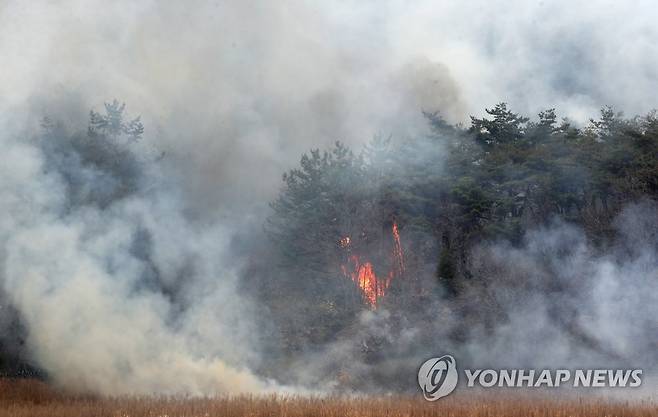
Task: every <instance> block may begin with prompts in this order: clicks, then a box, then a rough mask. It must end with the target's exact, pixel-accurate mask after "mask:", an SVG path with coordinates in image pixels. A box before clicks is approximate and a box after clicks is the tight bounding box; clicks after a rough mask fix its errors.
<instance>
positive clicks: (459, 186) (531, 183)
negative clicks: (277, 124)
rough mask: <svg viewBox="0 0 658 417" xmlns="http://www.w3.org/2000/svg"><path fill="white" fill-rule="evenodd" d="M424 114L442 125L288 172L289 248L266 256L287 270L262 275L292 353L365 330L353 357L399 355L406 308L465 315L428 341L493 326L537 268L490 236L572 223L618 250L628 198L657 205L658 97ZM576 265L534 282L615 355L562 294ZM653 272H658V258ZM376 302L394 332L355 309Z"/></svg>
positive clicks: (425, 315)
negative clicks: (361, 319)
mask: <svg viewBox="0 0 658 417" xmlns="http://www.w3.org/2000/svg"><path fill="white" fill-rule="evenodd" d="M426 118H427V121H428V123H429V124H430V125H431V128H432V134H431V135H429V136H426V137H416V138H391V137H388V138H387V137H376V138H374V139H373V140H372V141H371V142H370V143H368V144H367V145H366V146H365V147H364V148H363V149H362V150H360V151H354V150H351V149H349V148H348V147H347V146H346V145H344V144H342V143H340V142H337V143H336V144H335V146H334V147H333V148H332V149H329V150H326V151H321V150H318V149H316V150H312V151H311V152H310V153H308V154H305V155H303V156H302V158H301V161H300V166H299V167H298V168H296V169H293V170H291V171H289V172H288V173H286V174H285V175H284V176H283V181H284V185H283V188H282V190H281V193H280V195H279V197H278V198H277V199H276V200H275V201H274V202H273V203H272V204H271V206H272V209H273V214H272V215H271V217H270V218H269V219H268V222H267V226H266V229H267V231H268V232H269V234H270V236H271V238H272V239H273V241H274V242H275V243H276V248H277V250H276V251H275V255H274V256H273V257H274V259H268V261H267V262H268V264H269V265H271V264H275V265H278V268H279V275H277V279H275V280H268V281H267V283H266V284H265V285H263V286H262V287H260V288H262V289H263V290H264V292H263V294H262V295H263V296H262V300H263V303H265V304H267V305H268V306H270V307H269V308H271V309H272V311H273V312H274V314H273V315H272V316H271V317H273V318H274V319H275V320H277V319H280V322H279V326H280V327H281V329H282V333H281V334H282V336H281V337H282V338H283V346H285V351H286V354H285V355H284V356H290V353H291V352H292V353H293V356H294V354H299V353H300V352H304V351H306V350H311V351H313V350H315V349H317V348H318V346H321V345H324V344H332V343H335V340H336V339H341V338H348V339H349V338H350V337H354V336H356V338H357V339H358V340H359V341H358V342H357V344H358V346H357V347H356V349H355V350H353V351H352V354H351V355H349V354H348V355H345V357H344V358H343V360H345V361H346V362H347V363H344V364H343V365H344V366H345V367H346V368H349V367H350V366H351V365H350V364H349V362H350V361H351V360H352V359H351V358H353V357H354V356H352V355H355V356H359V355H363V356H365V361H366V363H371V364H375V363H381V362H380V361H383V360H384V358H387V359H389V360H390V359H391V356H395V354H393V353H391V352H394V351H395V349H394V348H393V346H395V345H396V344H397V343H398V342H397V339H398V338H399V337H402V334H401V332H402V331H403V329H404V327H405V326H406V323H409V322H414V323H430V322H431V321H433V320H435V318H436V317H437V316H438V315H441V314H444V315H446V316H450V317H451V319H452V320H454V321H456V324H451V325H446V326H445V327H448V328H449V330H444V329H441V330H437V329H431V328H430V327H431V326H430V325H426V326H425V327H424V328H423V326H422V325H421V326H420V327H421V328H422V330H423V332H425V333H426V335H427V339H425V340H423V338H422V337H420V336H417V339H416V343H418V344H419V345H422V344H423V343H428V344H431V343H436V342H432V337H436V336H437V335H441V337H442V338H443V340H444V342H443V343H444V345H445V344H447V345H448V346H451V347H452V348H453V349H454V347H453V346H461V345H463V344H464V343H467V342H468V339H469V329H472V328H474V327H484V328H485V333H486V331H487V330H486V329H494V328H495V327H496V326H500V325H501V324H502V323H505V322H506V321H509V320H510V315H513V314H515V312H513V311H510V309H509V304H510V303H515V302H516V301H515V300H516V299H524V298H531V297H530V296H529V295H528V294H529V293H528V290H527V287H528V285H529V284H528V282H529V281H530V280H531V278H530V276H529V275H524V274H523V271H522V268H519V269H521V272H517V271H513V270H510V266H509V265H505V264H504V263H503V262H502V261H501V260H500V259H499V260H496V259H495V257H493V256H492V255H491V253H489V254H487V253H484V254H483V251H482V250H479V249H481V248H482V246H483V245H486V244H487V243H489V244H493V243H495V244H497V245H501V244H504V245H505V246H504V248H506V250H508V251H509V252H510V253H512V251H513V250H514V248H521V247H524V246H527V245H528V242H527V240H528V239H526V236H527V235H528V233H529V232H531V231H533V230H537V229H540V228H542V227H551V226H554V225H555V224H556V223H559V224H567V225H571V226H573V227H575V228H576V229H577V230H578V231H579V232H581V231H582V234H583V235H584V240H585V243H584V244H585V245H587V246H588V247H591V249H592V252H593V253H595V254H605V253H608V252H609V251H610V250H611V248H612V247H614V246H615V245H617V243H618V242H619V240H620V239H619V236H620V234H624V233H625V231H624V230H620V226H619V222H618V221H617V220H616V219H617V218H618V216H619V214H620V212H621V211H622V210H623V208H624V207H626V206H627V205H629V204H632V203H634V202H635V203H644V204H645V205H648V206H650V207H655V205H653V203H651V201H653V202H655V201H656V199H658V119H657V118H656V114H655V112H651V113H649V114H647V115H646V116H642V117H633V118H625V117H624V116H623V114H622V113H617V112H615V111H614V110H613V109H612V108H610V107H605V108H603V109H602V110H601V114H600V117H599V118H597V119H592V120H590V122H589V123H588V124H587V125H585V126H583V127H578V126H576V125H575V124H573V123H572V122H570V121H568V120H567V119H563V120H559V119H558V116H557V113H556V111H555V110H554V109H548V110H546V111H543V112H541V113H539V115H538V117H537V118H536V119H530V118H528V117H525V116H522V115H519V114H517V113H514V112H513V111H511V110H510V109H509V108H508V107H507V105H506V104H505V103H500V104H498V105H496V106H495V107H493V108H491V109H486V116H485V117H482V118H478V117H471V123H470V126H468V127H465V126H461V125H458V126H452V125H450V124H448V123H446V122H445V121H444V120H443V119H442V118H441V116H440V114H426ZM650 213H651V214H649V220H648V225H647V227H646V228H645V230H646V231H647V233H648V236H647V237H646V240H645V241H644V242H648V244H649V245H651V244H653V245H654V250H655V245H656V244H657V243H656V242H658V235H656V230H655V218H654V219H653V220H651V217H652V215H655V213H656V212H655V210H654V211H650ZM392 227H395V230H393V229H392ZM622 229H623V227H622ZM580 236H581V234H580V233H579V234H578V235H577V236H576V237H573V236H571V237H569V236H567V237H566V241H567V242H566V243H565V242H564V240H565V239H563V237H560V239H561V240H560V241H559V242H557V243H555V245H554V247H550V248H548V249H547V250H545V251H543V252H542V254H541V257H548V256H552V257H554V259H555V261H550V262H549V261H540V264H549V263H553V262H555V263H560V262H562V261H563V260H564V257H565V256H567V255H565V253H566V254H568V252H569V251H570V250H574V247H573V246H570V245H571V244H572V243H569V242H568V240H569V239H570V238H574V239H575V240H578V239H579V238H580ZM638 239H639V237H638ZM640 240H641V239H640ZM398 244H401V246H402V252H403V254H401V256H402V257H403V258H404V259H402V258H401V256H400V255H396V252H395V248H394V246H395V245H398ZM487 256H489V258H487ZM593 256H594V255H593ZM356 259H358V261H356V263H355V261H354V260H356ZM400 262H404V264H403V268H397V267H396V264H397V263H400ZM262 268H268V267H266V266H262ZM346 268H347V271H346ZM542 268H544V266H542V265H534V266H533V267H532V268H531V269H532V271H531V273H545V274H546V275H547V276H549V277H551V276H557V275H560V274H563V273H562V272H560V271H558V268H559V266H556V265H548V266H546V267H545V268H546V269H542ZM390 271H395V272H394V273H391V272H390ZM578 273H579V271H573V272H572V274H573V275H574V276H572V277H571V278H570V281H567V280H566V279H561V278H560V279H551V278H548V279H547V281H546V282H543V283H541V284H540V286H539V288H535V291H537V292H539V293H540V294H542V296H544V295H545V294H549V295H550V297H552V299H553V300H555V301H554V306H553V307H551V308H550V310H551V316H552V318H553V319H554V320H555V321H556V322H557V323H559V326H560V327H562V328H563V329H564V331H565V332H566V333H567V334H568V335H569V336H570V337H573V338H574V340H576V341H577V343H580V344H582V345H583V346H585V347H587V348H591V349H594V350H596V351H599V353H602V354H604V356H605V355H609V356H612V357H615V353H613V352H611V351H610V350H609V349H608V348H606V347H605V346H604V344H603V343H600V342H599V341H597V340H596V338H595V337H594V336H593V335H591V334H589V333H588V332H587V331H585V330H584V329H583V328H581V327H580V326H579V325H578V324H576V323H575V319H574V317H577V316H578V314H577V311H575V309H577V307H573V306H572V307H571V308H569V307H566V306H565V305H564V303H563V300H562V297H563V295H564V294H570V295H573V294H575V293H577V291H581V290H580V288H579V287H577V284H575V283H574V282H572V281H573V280H579V279H581V280H582V281H585V279H584V278H582V277H579V276H578ZM647 273H648V274H650V275H651V276H650V279H653V280H655V279H656V278H658V277H656V276H653V275H655V273H656V270H655V265H654V269H648V270H647ZM517 275H518V276H517ZM563 275H564V274H563ZM346 277H347V278H351V279H345V278H346ZM630 279H631V278H629V280H630ZM373 281H375V282H373ZM562 281H565V282H562ZM533 285H534V284H533ZM633 285H635V284H633ZM502 289H506V290H505V291H501V290H502ZM373 294H374V296H373ZM363 309H370V310H380V311H381V310H384V311H386V312H387V313H386V316H385V317H387V318H386V319H385V321H386V328H387V331H386V335H382V334H381V333H379V330H378V329H373V328H372V327H368V326H366V327H368V328H366V329H364V328H363V323H357V319H356V317H357V313H358V312H359V311H361V310H363ZM446 310H447V311H448V313H446ZM379 316H380V317H381V314H380V315H379ZM529 320H532V319H529ZM389 326H390V327H389ZM396 326H397V328H396ZM416 327H418V325H416ZM380 328H381V326H380ZM345 334H348V335H349V336H345ZM444 336H445V337H444ZM446 338H447V339H450V340H451V342H449V343H446V342H445V340H446ZM412 349H413V348H412ZM457 349H458V348H457ZM384 352H386V353H384ZM398 353H399V352H398ZM405 354H409V352H406V353H404V354H403V353H400V355H402V356H404V355H405ZM392 374H393V375H396V374H395V372H393V373H392ZM390 376H391V374H388V375H387V377H386V378H384V377H383V376H382V380H387V381H390V380H391V379H392V378H390ZM368 377H375V378H376V375H375V376H373V375H372V374H371V373H370V374H369V375H368Z"/></svg>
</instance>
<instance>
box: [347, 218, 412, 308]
mask: <svg viewBox="0 0 658 417" xmlns="http://www.w3.org/2000/svg"><path fill="white" fill-rule="evenodd" d="M392 234H393V254H392V255H393V261H394V262H393V267H392V268H393V269H392V270H391V271H389V273H388V275H387V276H386V277H382V278H380V277H377V275H376V274H375V270H374V268H373V265H372V263H371V262H368V261H365V262H362V261H361V259H360V258H359V256H358V255H350V256H349V257H348V264H347V265H342V266H341V269H342V271H343V274H344V275H345V276H346V277H348V278H351V279H352V281H354V282H355V283H356V284H357V285H358V286H359V288H360V289H361V292H362V293H363V295H364V297H365V300H366V302H367V303H368V304H369V305H370V307H371V308H373V309H374V308H377V302H378V301H379V299H380V298H381V297H383V296H384V295H386V290H387V289H388V287H389V286H390V284H391V281H392V280H393V278H394V277H396V276H402V274H403V273H404V257H403V252H402V244H401V243H400V232H399V230H398V225H397V223H395V222H393V227H392ZM338 244H339V246H340V247H341V248H343V249H346V250H348V251H349V250H350V244H351V239H350V237H349V236H346V237H343V238H342V239H340V241H339V243H338Z"/></svg>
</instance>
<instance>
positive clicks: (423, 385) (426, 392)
mask: <svg viewBox="0 0 658 417" xmlns="http://www.w3.org/2000/svg"><path fill="white" fill-rule="evenodd" d="M457 379H458V375H457V362H455V358H453V357H452V356H450V355H444V356H441V357H440V358H432V359H429V360H427V361H425V363H423V364H422V365H421V366H420V369H419V370H418V385H420V389H421V390H423V396H424V397H425V399H426V400H427V401H436V400H438V399H439V398H441V397H445V396H446V395H448V394H450V393H451V392H452V391H453V390H454V389H455V387H456V386H457Z"/></svg>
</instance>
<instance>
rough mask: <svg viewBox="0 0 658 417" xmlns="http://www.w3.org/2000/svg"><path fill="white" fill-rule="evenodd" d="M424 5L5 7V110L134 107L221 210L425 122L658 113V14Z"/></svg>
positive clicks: (0, 91)
mask: <svg viewBox="0 0 658 417" xmlns="http://www.w3.org/2000/svg"><path fill="white" fill-rule="evenodd" d="M408 3H410V2H404V1H377V2H357V1H335V2H306V1H300V0H292V1H286V2H257V1H214V2H213V1H188V2H184V3H183V2H173V1H169V2H168V1H140V2H134V1H115V2H107V1H88V0H84V1H83V0H79V1H75V0H72V1H59V2H24V1H11V0H5V1H3V2H2V5H1V6H0V57H1V58H2V66H1V67H0V105H1V106H2V108H3V109H6V108H14V109H17V108H18V109H25V107H28V108H30V109H31V110H34V111H33V112H32V113H30V114H32V115H38V116H40V115H41V114H43V113H48V114H52V115H55V116H58V117H60V118H75V119H80V118H81V116H80V115H82V114H85V113H86V111H87V110H88V108H89V107H94V108H97V109H98V108H100V107H101V106H102V102H103V101H107V100H111V99H112V98H115V97H116V98H118V99H120V100H123V101H125V102H127V104H128V109H129V111H132V112H133V113H135V114H141V115H143V119H144V121H145V124H146V128H147V136H148V138H147V139H148V140H152V141H154V143H156V144H157V147H158V148H159V149H163V150H165V151H167V152H168V158H167V159H166V163H170V169H171V172H172V173H177V174H178V178H179V179H180V181H181V182H182V183H183V184H184V185H185V187H184V188H185V189H186V190H187V192H189V193H191V194H190V195H191V196H192V197H193V198H191V199H190V200H194V201H198V202H201V205H205V204H210V205H213V206H217V205H222V206H227V205H230V204H232V203H241V202H247V203H250V202H253V201H254V196H257V197H258V198H259V199H262V196H263V195H265V196H267V197H271V196H272V194H273V193H274V191H275V190H276V187H277V186H278V183H279V179H280V174H281V172H282V171H284V170H285V169H287V168H289V167H290V166H291V165H292V164H294V163H296V161H297V160H298V158H299V154H300V153H301V152H303V151H306V150H308V149H309V148H311V147H315V146H321V147H322V146H327V145H328V144H330V143H332V142H333V141H335V140H337V139H340V140H343V141H346V142H348V143H362V142H364V141H366V140H368V139H369V138H371V137H372V135H373V134H376V133H383V134H387V135H388V134H393V135H397V136H404V135H413V134H416V133H418V132H422V131H423V129H425V127H426V126H425V124H424V123H423V120H422V118H421V116H420V112H421V110H422V109H425V110H432V111H434V110H440V111H441V112H443V114H444V115H445V116H446V117H447V118H448V119H449V120H451V121H454V122H457V121H467V120H468V115H469V114H479V113H482V111H483V109H484V107H489V106H492V105H493V104H495V103H496V102H498V101H508V102H509V103H510V104H511V106H512V108H513V109H516V110H518V111H520V112H525V113H529V114H536V113H537V112H538V111H539V110H541V109H543V108H546V107H557V108H558V112H559V114H560V115H567V116H570V117H573V118H576V119H578V120H586V119H587V118H588V117H589V116H592V115H595V114H596V111H597V109H598V108H600V106H602V105H605V104H611V105H614V106H616V107H618V108H620V109H624V110H625V111H626V112H627V113H636V112H645V111H647V110H650V109H651V108H653V107H655V106H656V99H655V88H654V87H655V86H656V84H657V75H658V62H657V61H658V49H657V48H658V46H656V45H657V44H656V42H655V41H656V39H658V28H657V27H656V25H655V21H656V18H658V16H657V15H658V9H656V8H655V4H654V3H653V2H650V1H645V2H634V4H633V7H630V6H629V5H628V3H625V2H618V1H614V2H613V1H589V2H586V3H583V4H577V3H574V2H569V1H553V2H550V1H507V2H491V1H441V2H437V1H417V2H413V4H411V5H410V4H408ZM63 104H66V105H63ZM19 114H21V115H24V114H26V113H25V112H21V113H19ZM199 151H201V152H199ZM238 205H239V204H238Z"/></svg>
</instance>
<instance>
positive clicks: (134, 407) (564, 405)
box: [0, 379, 658, 417]
mask: <svg viewBox="0 0 658 417" xmlns="http://www.w3.org/2000/svg"><path fill="white" fill-rule="evenodd" d="M5 416H12V417H40V416H44V417H45V416H48V417H59V416H62V417H64V416H67V417H81V416H113V417H128V416H130V417H133V416H134V417H141V416H149V417H156V416H167V417H174V416H190V417H191V416H199V417H210V416H226V417H237V416H250V417H261V416H262V417H278V416H289V417H313V416H318V417H339V416H341V417H342V416H350V417H362V416H363V417H365V416H373V417H374V416H390V417H395V416H409V417H411V416H413V417H420V416H446V417H448V416H454V417H458V416H473V417H475V416H479V417H484V416H491V417H499V416H501V417H502V416H509V417H539V416H559V417H603V416H606V417H608V416H610V417H611V416H629V417H630V416H639V417H643V416H646V417H650V416H651V417H653V416H658V405H657V404H655V403H648V402H639V403H628V402H611V401H603V400H593V399H591V400H578V399H570V400H559V399H548V398H529V397H520V398H516V397H513V396H511V395H510V396H507V397H505V398H502V397H499V396H488V397H478V398H474V397H473V396H470V397H469V398H467V397H465V396H462V397H460V396H457V395H451V396H450V397H447V398H443V399H441V400H439V401H438V402H436V403H428V402H426V401H424V400H423V399H422V398H419V397H413V396H407V397H401V396H397V397H389V396H386V397H378V398H373V397H358V398H354V397H352V398H348V397H333V398H307V397H276V396H265V397H257V396H254V397H252V396H240V397H232V398H228V397H218V398H168V397H164V398H163V397H160V398H155V397H147V398H98V397H94V396H88V395H86V396H85V395H72V394H66V393H63V392H58V391H56V390H53V389H51V388H50V387H48V386H47V385H46V384H44V383H42V382H37V381H32V380H8V379H5V380H0V417H5Z"/></svg>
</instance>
